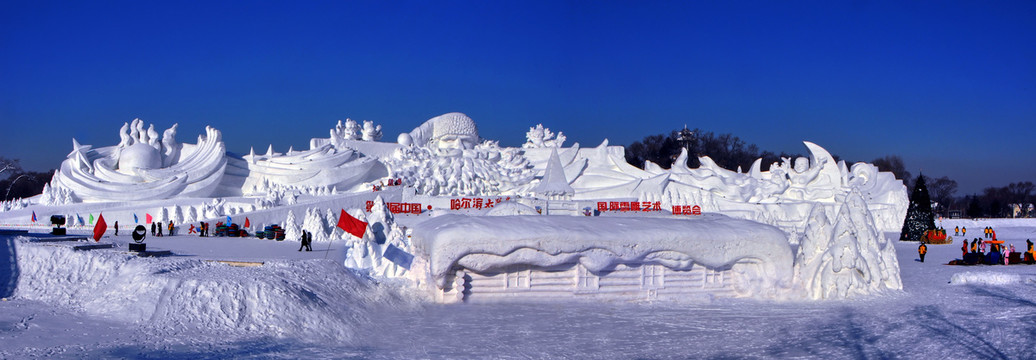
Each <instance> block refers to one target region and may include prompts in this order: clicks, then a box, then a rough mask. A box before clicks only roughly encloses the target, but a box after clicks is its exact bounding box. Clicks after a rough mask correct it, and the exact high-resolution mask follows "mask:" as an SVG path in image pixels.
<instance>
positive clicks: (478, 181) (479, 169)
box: [385, 113, 535, 196]
mask: <svg viewBox="0 0 1036 360" xmlns="http://www.w3.org/2000/svg"><path fill="white" fill-rule="evenodd" d="M407 137H409V138H410V139H411V140H412V145H413V146H406V147H401V148H398V149H397V150H396V151H395V153H394V154H393V156H392V157H391V158H390V159H387V160H386V161H385V162H386V165H387V167H388V168H389V178H402V179H404V183H406V184H410V185H411V186H413V187H414V188H415V189H416V190H417V192H418V193H421V194H425V195H440V196H446V195H490V194H492V195H499V194H508V193H513V192H514V191H515V190H516V189H517V188H518V187H519V186H521V185H525V184H528V183H529V182H531V181H532V179H533V177H534V176H535V172H534V171H532V169H531V165H529V163H528V160H527V159H525V158H524V157H523V156H522V155H521V154H520V153H519V151H518V150H517V149H501V148H500V147H499V146H498V145H497V144H496V143H495V142H492V141H487V142H483V143H481V144H476V142H477V141H478V140H479V137H478V129H477V127H476V126H475V123H474V121H472V120H471V118H469V117H467V116H466V115H464V114H461V113H449V114H445V115H441V116H437V117H434V118H432V119H430V120H428V121H426V122H425V123H424V124H423V125H421V126H420V127H418V128H417V129H414V131H412V132H410V133H409V135H407Z"/></svg>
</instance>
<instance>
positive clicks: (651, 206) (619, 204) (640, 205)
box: [597, 201, 662, 212]
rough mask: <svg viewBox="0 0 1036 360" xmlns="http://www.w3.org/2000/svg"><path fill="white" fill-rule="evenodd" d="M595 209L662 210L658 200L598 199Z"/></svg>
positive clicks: (602, 210) (625, 210)
mask: <svg viewBox="0 0 1036 360" xmlns="http://www.w3.org/2000/svg"><path fill="white" fill-rule="evenodd" d="M597 211H600V212H605V211H622V212H627V211H662V203H661V202H658V201H655V202H650V201H608V202H605V201H598V202H597Z"/></svg>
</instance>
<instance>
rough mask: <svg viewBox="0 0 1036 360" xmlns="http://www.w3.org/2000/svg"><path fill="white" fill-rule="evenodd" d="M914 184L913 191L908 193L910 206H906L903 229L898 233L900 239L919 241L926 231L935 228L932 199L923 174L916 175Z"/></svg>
mask: <svg viewBox="0 0 1036 360" xmlns="http://www.w3.org/2000/svg"><path fill="white" fill-rule="evenodd" d="M914 184H915V185H914V193H913V194H911V195H910V207H908V208H907V213H906V219H904V220H903V231H902V232H900V234H899V239H900V240H908V241H919V240H921V238H922V237H923V236H924V234H925V232H926V231H928V230H931V229H935V214H934V213H932V199H931V197H929V196H928V186H926V185H925V183H924V175H918V176H917V181H916V182H914Z"/></svg>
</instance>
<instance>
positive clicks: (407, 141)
mask: <svg viewBox="0 0 1036 360" xmlns="http://www.w3.org/2000/svg"><path fill="white" fill-rule="evenodd" d="M396 142H397V143H399V145H403V146H410V145H411V144H413V143H414V138H413V137H411V136H410V134H408V133H402V134H399V136H398V137H396Z"/></svg>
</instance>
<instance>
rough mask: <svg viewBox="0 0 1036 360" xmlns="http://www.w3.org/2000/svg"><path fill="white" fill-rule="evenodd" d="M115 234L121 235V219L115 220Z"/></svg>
mask: <svg viewBox="0 0 1036 360" xmlns="http://www.w3.org/2000/svg"><path fill="white" fill-rule="evenodd" d="M115 236H119V221H118V220H115Z"/></svg>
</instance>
